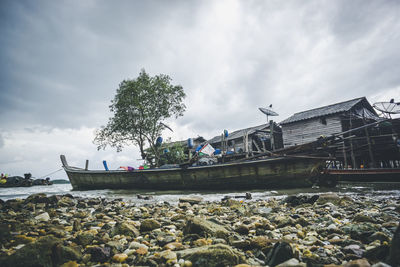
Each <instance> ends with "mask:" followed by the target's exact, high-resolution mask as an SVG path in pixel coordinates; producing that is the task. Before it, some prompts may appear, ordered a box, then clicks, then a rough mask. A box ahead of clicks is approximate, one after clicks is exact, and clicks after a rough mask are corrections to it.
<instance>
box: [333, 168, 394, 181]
mask: <svg viewBox="0 0 400 267" xmlns="http://www.w3.org/2000/svg"><path fill="white" fill-rule="evenodd" d="M328 174H329V176H332V177H334V178H335V179H336V180H337V181H339V182H366V183H380V182H385V183H400V169H398V168H397V169H396V168H388V169H384V168H382V169H348V170H333V169H332V170H328Z"/></svg>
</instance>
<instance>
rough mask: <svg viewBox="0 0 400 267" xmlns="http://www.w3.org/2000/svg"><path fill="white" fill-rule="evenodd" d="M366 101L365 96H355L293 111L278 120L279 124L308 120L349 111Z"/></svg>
mask: <svg viewBox="0 0 400 267" xmlns="http://www.w3.org/2000/svg"><path fill="white" fill-rule="evenodd" d="M363 100H365V101H367V99H366V98H365V97H360V98H355V99H352V100H348V101H345V102H340V103H336V104H332V105H329V106H324V107H320V108H315V109H310V110H306V111H302V112H298V113H295V114H294V115H293V116H291V117H289V118H287V119H286V120H283V121H281V122H280V124H281V125H282V124H288V123H292V122H296V121H301V120H308V119H311V118H316V117H321V116H326V115H331V114H335V113H340V112H346V111H349V110H350V109H351V108H352V107H354V106H355V105H357V104H358V103H360V102H361V101H363Z"/></svg>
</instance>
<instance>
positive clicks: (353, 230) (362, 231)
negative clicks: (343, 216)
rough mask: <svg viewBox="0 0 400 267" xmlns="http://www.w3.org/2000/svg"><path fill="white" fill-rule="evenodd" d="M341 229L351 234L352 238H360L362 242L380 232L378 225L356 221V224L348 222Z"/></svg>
mask: <svg viewBox="0 0 400 267" xmlns="http://www.w3.org/2000/svg"><path fill="white" fill-rule="evenodd" d="M341 230H342V231H343V232H344V233H346V234H349V235H350V237H351V238H352V239H356V240H360V241H362V242H367V240H368V238H369V237H370V236H371V235H372V234H374V233H375V232H378V231H379V230H380V229H379V227H378V226H377V225H375V224H372V223H369V222H364V223H355V224H352V223H350V224H346V225H344V226H343V227H341Z"/></svg>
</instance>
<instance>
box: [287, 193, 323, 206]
mask: <svg viewBox="0 0 400 267" xmlns="http://www.w3.org/2000/svg"><path fill="white" fill-rule="evenodd" d="M318 198H319V195H313V196H306V195H297V196H296V195H295V196H288V197H286V198H285V199H284V200H283V201H282V202H283V203H287V204H288V205H289V206H292V207H296V206H299V205H303V204H311V205H312V204H314V203H315V202H316V201H317V200H318Z"/></svg>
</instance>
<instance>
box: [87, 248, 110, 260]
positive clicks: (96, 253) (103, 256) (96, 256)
mask: <svg viewBox="0 0 400 267" xmlns="http://www.w3.org/2000/svg"><path fill="white" fill-rule="evenodd" d="M87 253H89V254H90V255H91V261H93V262H106V261H107V260H108V259H109V258H110V256H111V248H110V247H104V248H102V247H90V248H88V249H87Z"/></svg>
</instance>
